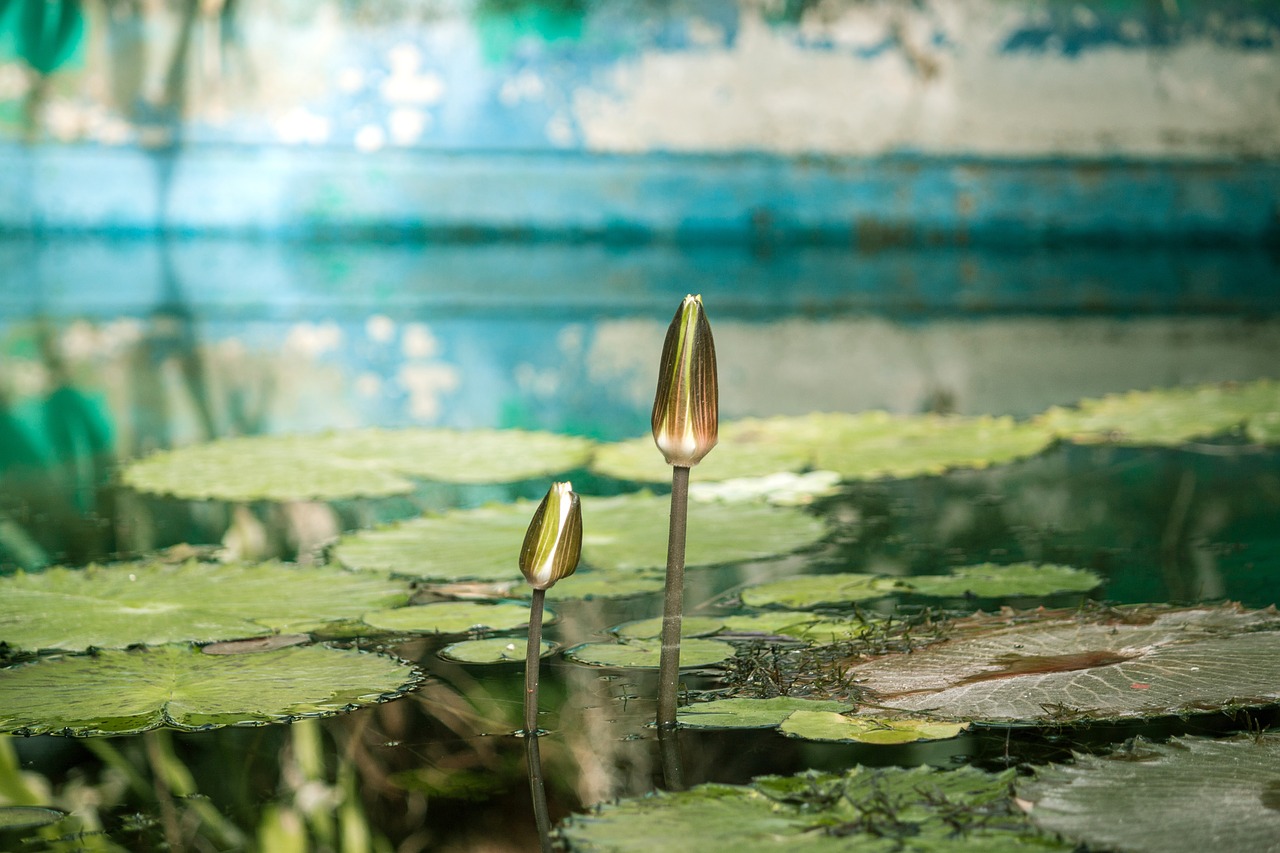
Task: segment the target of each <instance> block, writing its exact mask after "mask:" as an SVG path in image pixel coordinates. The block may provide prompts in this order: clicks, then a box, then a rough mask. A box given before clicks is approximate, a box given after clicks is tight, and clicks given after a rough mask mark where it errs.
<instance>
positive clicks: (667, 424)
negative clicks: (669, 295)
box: [653, 295, 720, 468]
mask: <svg viewBox="0 0 1280 853" xmlns="http://www.w3.org/2000/svg"><path fill="white" fill-rule="evenodd" d="M719 412H720V395H719V390H718V388H717V383H716V345H715V341H713V340H712V339H711V324H710V323H708V322H707V314H706V312H705V311H704V310H703V309H702V297H701V296H700V295H699V296H686V297H685V298H684V301H683V302H681V303H680V309H679V310H678V311H676V316H675V317H674V318H673V319H672V320H671V326H670V327H669V328H668V329H667V340H666V342H665V343H664V344H663V345H662V366H661V367H660V368H659V371H658V393H657V396H656V397H654V400H653V440H654V441H655V442H657V445H658V449H659V450H661V451H662V455H663V456H665V457H666V458H667V464H668V465H677V466H680V467H683V468H690V467H692V466H694V465H697V464H698V462H700V461H701V460H702V457H704V456H706V455H707V453H708V452H710V450H711V448H713V447H715V446H716V432H717V429H718V426H719V420H720V414H719Z"/></svg>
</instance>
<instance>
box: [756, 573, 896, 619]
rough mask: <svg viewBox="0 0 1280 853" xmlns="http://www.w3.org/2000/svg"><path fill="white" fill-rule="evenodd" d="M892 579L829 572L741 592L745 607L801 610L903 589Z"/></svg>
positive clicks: (870, 597)
mask: <svg viewBox="0 0 1280 853" xmlns="http://www.w3.org/2000/svg"><path fill="white" fill-rule="evenodd" d="M905 589H906V588H905V586H904V585H903V584H902V583H900V582H899V581H898V580H896V579H892V578H886V577H881V576H880V575H864V574H857V573H853V572H842V573H838V574H830V575H796V576H794V577H789V578H780V579H778V580H776V581H766V582H765V583H761V584H756V585H755V586H750V587H747V588H746V589H744V590H743V591H742V603H743V604H745V605H747V606H748V607H771V606H774V607H789V608H795V609H798V610H803V609H805V608H807V607H817V606H818V605H821V604H845V603H848V602H853V601H869V600H871V599H876V598H884V597H885V596H886V595H892V594H894V593H895V592H903V591H905Z"/></svg>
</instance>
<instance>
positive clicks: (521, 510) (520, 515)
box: [333, 493, 826, 594]
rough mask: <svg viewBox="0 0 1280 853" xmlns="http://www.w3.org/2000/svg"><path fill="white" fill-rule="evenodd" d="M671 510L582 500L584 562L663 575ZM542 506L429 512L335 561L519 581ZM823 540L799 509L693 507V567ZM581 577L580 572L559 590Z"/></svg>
mask: <svg viewBox="0 0 1280 853" xmlns="http://www.w3.org/2000/svg"><path fill="white" fill-rule="evenodd" d="M670 506H671V502H670V498H668V497H658V496H656V495H652V494H647V493H643V494H632V495H622V496H620V497H613V498H599V497H590V496H583V498H582V523H583V535H582V559H583V562H584V564H585V565H586V566H589V567H590V568H592V569H594V570H596V571H597V572H599V571H604V570H637V569H665V567H666V565H667V527H668V524H669V520H670V514H671V509H670ZM535 508H536V504H534V503H533V502H531V501H516V502H515V503H511V504H504V505H496V506H486V507H480V508H478V509H468V510H457V511H453V512H447V513H444V514H442V515H437V516H425V517H423V518H417V519H413V520H411V521H406V522H403V523H401V524H398V525H394V526H392V527H388V528H382V529H378V530H371V531H361V532H359V533H353V534H350V535H348V536H344V537H342V539H340V540H339V541H338V543H337V545H336V546H335V547H334V549H333V555H334V557H335V558H336V559H337V560H338V561H339V562H341V563H342V564H343V565H345V566H348V567H350V568H354V569H369V570H373V571H381V572H394V573H395V574H398V575H406V576H409V577H414V578H421V579H424V580H434V581H456V580H502V579H505V578H510V577H515V576H518V575H519V569H518V568H516V558H517V557H518V556H519V554H520V546H521V543H523V541H524V534H525V531H526V530H528V527H529V519H530V518H532V517H533V512H534V509H535ZM825 534H826V527H825V526H824V525H823V523H822V522H821V521H820V520H818V519H817V518H814V517H813V516H812V515H809V514H808V513H805V512H804V511H802V510H799V509H794V508H790V507H776V506H770V505H768V504H763V503H757V504H735V505H732V506H730V505H725V504H717V503H708V504H700V503H695V504H691V505H690V506H689V535H688V547H687V551H686V555H685V563H686V565H687V566H700V565H712V564H719V563H732V562H738V561H742V560H754V559H762V558H765V557H773V556H777V555H779V554H785V553H789V552H791V551H794V550H796V549H798V548H803V547H805V546H807V545H812V544H813V543H814V542H817V541H818V540H819V539H821V538H822V537H823V536H824V535H825ZM618 576H619V575H617V574H615V575H614V577H618ZM577 578H578V575H574V576H573V577H571V578H569V579H567V580H566V581H564V583H559V584H556V586H554V587H552V589H553V591H554V590H558V589H560V588H561V587H562V586H565V585H566V584H572V583H574V582H576V580H577ZM569 594H572V593H569Z"/></svg>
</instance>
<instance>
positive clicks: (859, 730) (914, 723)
mask: <svg viewBox="0 0 1280 853" xmlns="http://www.w3.org/2000/svg"><path fill="white" fill-rule="evenodd" d="M968 727H969V724H968V723H954V722H938V721H936V720H930V719H920V718H911V717H871V716H861V715H858V716H848V715H845V714H838V713H835V712H832V711H796V712H795V713H793V714H791V715H790V716H788V717H787V719H786V720H784V721H783V722H782V725H781V729H782V733H783V734H785V735H787V736H788V737H794V738H800V739H802V740H830V741H844V742H847V743H875V744H901V743H915V742H917V741H923V740H946V739H948V738H953V737H956V736H957V735H959V734H960V733H961V732H962V731H964V730H965V729H967V728H968Z"/></svg>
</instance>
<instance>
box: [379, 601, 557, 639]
mask: <svg viewBox="0 0 1280 853" xmlns="http://www.w3.org/2000/svg"><path fill="white" fill-rule="evenodd" d="M543 618H544V619H545V620H546V621H547V622H550V621H552V620H553V619H554V618H555V615H554V614H553V613H551V612H550V611H545V612H544V616H543ZM364 622H365V623H366V624H367V625H369V626H370V627H373V628H378V629H380V630H383V631H395V632H407V633H415V634H465V633H468V632H471V631H510V630H512V629H513V628H523V627H524V626H526V625H528V624H529V606H528V605H527V604H515V603H511V602H499V603H496V604H491V603H486V602H478V601H442V602H437V603H435V604H423V605H420V606H417V607H397V608H394V609H391V610H379V611H376V612H373V613H366V614H365V615H364Z"/></svg>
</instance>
